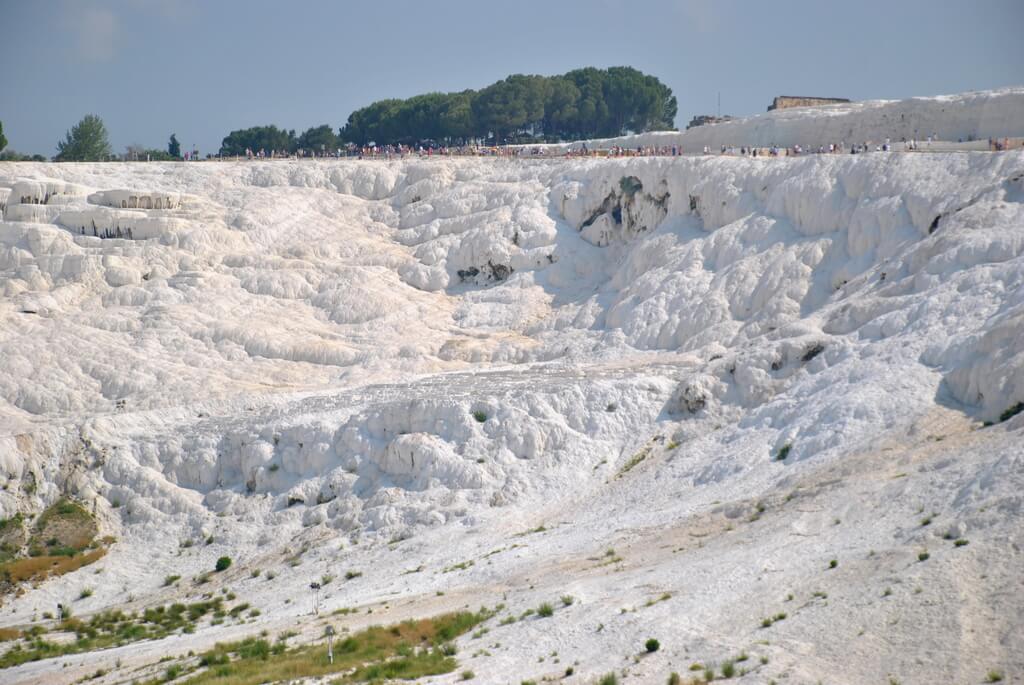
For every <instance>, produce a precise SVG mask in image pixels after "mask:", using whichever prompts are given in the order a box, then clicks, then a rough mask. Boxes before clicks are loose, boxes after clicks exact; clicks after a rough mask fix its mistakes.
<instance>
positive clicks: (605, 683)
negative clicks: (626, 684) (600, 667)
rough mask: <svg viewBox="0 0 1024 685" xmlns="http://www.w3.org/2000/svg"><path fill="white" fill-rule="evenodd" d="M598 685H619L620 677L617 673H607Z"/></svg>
mask: <svg viewBox="0 0 1024 685" xmlns="http://www.w3.org/2000/svg"><path fill="white" fill-rule="evenodd" d="M597 685H619V677H618V676H617V675H615V673H605V674H604V675H603V676H601V679H600V680H598V681H597Z"/></svg>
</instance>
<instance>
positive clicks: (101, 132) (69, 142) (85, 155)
mask: <svg viewBox="0 0 1024 685" xmlns="http://www.w3.org/2000/svg"><path fill="white" fill-rule="evenodd" d="M57 150H58V151H59V152H58V153H57V161H58V162H95V161H102V160H105V159H107V158H108V157H110V141H109V140H108V139H107V128H106V126H104V125H103V120H102V119H100V118H99V117H98V116H96V115H95V114H86V115H85V116H84V117H82V120H81V121H79V122H78V123H77V124H75V125H74V126H73V127H72V128H71V130H70V131H68V133H67V137H66V139H65V140H62V141H60V142H59V143H57Z"/></svg>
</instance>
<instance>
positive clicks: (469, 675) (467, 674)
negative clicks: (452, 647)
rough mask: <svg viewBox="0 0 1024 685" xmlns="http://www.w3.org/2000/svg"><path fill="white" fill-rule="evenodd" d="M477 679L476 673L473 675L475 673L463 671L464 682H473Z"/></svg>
mask: <svg viewBox="0 0 1024 685" xmlns="http://www.w3.org/2000/svg"><path fill="white" fill-rule="evenodd" d="M475 677H476V673H473V671H463V672H462V679H463V680H472V679H473V678H475Z"/></svg>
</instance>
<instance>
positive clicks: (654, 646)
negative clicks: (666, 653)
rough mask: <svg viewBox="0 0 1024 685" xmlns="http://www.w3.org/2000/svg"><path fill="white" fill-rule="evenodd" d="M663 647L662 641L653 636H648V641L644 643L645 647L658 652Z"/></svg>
mask: <svg viewBox="0 0 1024 685" xmlns="http://www.w3.org/2000/svg"><path fill="white" fill-rule="evenodd" d="M660 648H661V643H660V642H658V641H657V640H655V639H654V638H653V637H652V638H648V639H647V642H645V643H644V649H646V650H647V651H648V652H657V651H658V650H659V649H660Z"/></svg>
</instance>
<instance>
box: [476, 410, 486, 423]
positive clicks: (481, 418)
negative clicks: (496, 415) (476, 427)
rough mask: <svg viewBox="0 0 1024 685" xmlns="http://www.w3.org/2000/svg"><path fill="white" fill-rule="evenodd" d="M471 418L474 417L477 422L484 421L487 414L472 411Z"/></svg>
mask: <svg viewBox="0 0 1024 685" xmlns="http://www.w3.org/2000/svg"><path fill="white" fill-rule="evenodd" d="M473 418H474V419H476V422H477V423H485V422H486V421H487V414H486V413H485V412H482V411H479V410H477V411H475V412H473Z"/></svg>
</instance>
